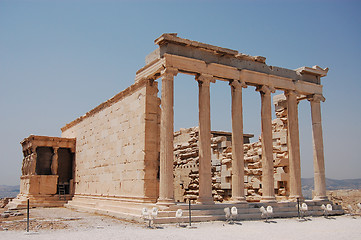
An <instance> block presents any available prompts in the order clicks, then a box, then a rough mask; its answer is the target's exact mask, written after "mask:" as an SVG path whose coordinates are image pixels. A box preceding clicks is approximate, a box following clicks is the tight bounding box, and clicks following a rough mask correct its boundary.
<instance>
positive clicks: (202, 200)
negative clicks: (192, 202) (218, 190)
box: [197, 197, 214, 205]
mask: <svg viewBox="0 0 361 240" xmlns="http://www.w3.org/2000/svg"><path fill="white" fill-rule="evenodd" d="M197 204H204V205H211V204H214V201H213V197H207V198H200V197H199V198H198V199H197Z"/></svg>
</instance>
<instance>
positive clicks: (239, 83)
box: [229, 80, 247, 91]
mask: <svg viewBox="0 0 361 240" xmlns="http://www.w3.org/2000/svg"><path fill="white" fill-rule="evenodd" d="M229 85H230V86H231V87H232V88H233V89H234V90H235V91H240V90H242V88H247V84H246V83H245V82H243V81H241V80H233V81H230V82H229Z"/></svg>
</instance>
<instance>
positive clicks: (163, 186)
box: [158, 69, 177, 204]
mask: <svg viewBox="0 0 361 240" xmlns="http://www.w3.org/2000/svg"><path fill="white" fill-rule="evenodd" d="M176 74H177V73H176V72H175V71H174V70H173V71H172V70H171V69H165V70H164V71H163V72H162V76H161V77H162V93H161V118H160V167H159V199H158V203H160V204H172V203H174V190H173V189H174V187H173V148H174V147H173V131H174V129H173V128H174V127H173V125H174V112H173V104H174V96H173V95H174V93H173V85H174V83H173V80H174V76H175V75H176Z"/></svg>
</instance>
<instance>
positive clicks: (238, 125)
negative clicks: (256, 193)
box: [230, 80, 246, 202]
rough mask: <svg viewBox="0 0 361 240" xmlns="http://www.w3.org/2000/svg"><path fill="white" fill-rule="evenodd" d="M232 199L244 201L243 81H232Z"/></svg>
mask: <svg viewBox="0 0 361 240" xmlns="http://www.w3.org/2000/svg"><path fill="white" fill-rule="evenodd" d="M230 85H231V93H232V200H233V201H235V202H246V201H245V200H246V198H245V195H244V150H243V113H242V87H246V85H245V84H244V83H241V82H239V81H236V80H234V81H232V82H231V83H230Z"/></svg>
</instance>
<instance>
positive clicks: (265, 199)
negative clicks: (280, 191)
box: [261, 196, 277, 203]
mask: <svg viewBox="0 0 361 240" xmlns="http://www.w3.org/2000/svg"><path fill="white" fill-rule="evenodd" d="M261 202H264V203H274V202H277V201H276V198H275V197H271V196H265V197H262V198H261Z"/></svg>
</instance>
